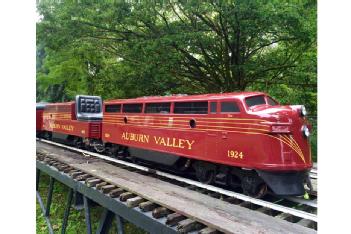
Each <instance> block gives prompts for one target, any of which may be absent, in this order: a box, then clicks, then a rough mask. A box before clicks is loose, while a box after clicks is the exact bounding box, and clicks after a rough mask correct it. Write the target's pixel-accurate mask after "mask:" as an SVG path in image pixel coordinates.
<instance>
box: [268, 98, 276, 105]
mask: <svg viewBox="0 0 351 234" xmlns="http://www.w3.org/2000/svg"><path fill="white" fill-rule="evenodd" d="M267 102H268V105H270V106H276V105H278V103H277V102H276V101H274V100H273V99H272V98H271V97H267Z"/></svg>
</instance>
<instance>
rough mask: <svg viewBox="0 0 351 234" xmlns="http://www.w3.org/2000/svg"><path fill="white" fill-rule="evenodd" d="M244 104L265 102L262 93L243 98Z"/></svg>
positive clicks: (255, 104) (253, 104) (252, 104)
mask: <svg viewBox="0 0 351 234" xmlns="http://www.w3.org/2000/svg"><path fill="white" fill-rule="evenodd" d="M245 102H246V105H247V106H248V107H252V106H257V105H262V104H266V100H265V99H264V96H263V95H260V96H253V97H248V98H246V99H245Z"/></svg>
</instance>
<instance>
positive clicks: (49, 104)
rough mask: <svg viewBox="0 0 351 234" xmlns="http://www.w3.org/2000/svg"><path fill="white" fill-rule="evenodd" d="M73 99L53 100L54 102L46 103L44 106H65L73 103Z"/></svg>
mask: <svg viewBox="0 0 351 234" xmlns="http://www.w3.org/2000/svg"><path fill="white" fill-rule="evenodd" d="M74 103H75V102H74V101H70V102H55V103H47V104H46V106H67V105H71V104H74Z"/></svg>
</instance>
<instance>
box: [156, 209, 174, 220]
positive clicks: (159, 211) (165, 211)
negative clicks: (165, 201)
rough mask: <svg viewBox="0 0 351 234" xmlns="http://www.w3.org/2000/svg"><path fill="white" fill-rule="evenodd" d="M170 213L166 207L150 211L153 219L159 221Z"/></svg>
mask: <svg viewBox="0 0 351 234" xmlns="http://www.w3.org/2000/svg"><path fill="white" fill-rule="evenodd" d="M170 213H171V211H170V210H169V209H167V208H166V207H158V208H156V209H154V210H153V211H152V217H154V218H155V219H159V218H162V217H165V216H166V215H168V214H170Z"/></svg>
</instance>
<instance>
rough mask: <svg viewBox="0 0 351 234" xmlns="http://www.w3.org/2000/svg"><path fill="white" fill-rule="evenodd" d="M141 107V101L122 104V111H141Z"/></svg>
mask: <svg viewBox="0 0 351 234" xmlns="http://www.w3.org/2000/svg"><path fill="white" fill-rule="evenodd" d="M142 109H143V104H142V103H137V104H134V103H133V104H123V112H124V113H141V112H142Z"/></svg>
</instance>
